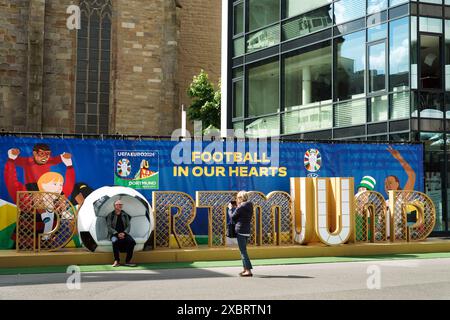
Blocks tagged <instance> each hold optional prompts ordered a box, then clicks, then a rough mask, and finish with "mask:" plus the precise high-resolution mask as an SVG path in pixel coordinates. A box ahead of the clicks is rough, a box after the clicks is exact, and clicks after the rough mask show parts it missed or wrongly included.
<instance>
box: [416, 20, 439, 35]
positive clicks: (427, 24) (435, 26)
mask: <svg viewBox="0 0 450 320" xmlns="http://www.w3.org/2000/svg"><path fill="white" fill-rule="evenodd" d="M419 30H420V31H421V32H432V33H442V20H441V19H435V18H427V17H420V18H419Z"/></svg>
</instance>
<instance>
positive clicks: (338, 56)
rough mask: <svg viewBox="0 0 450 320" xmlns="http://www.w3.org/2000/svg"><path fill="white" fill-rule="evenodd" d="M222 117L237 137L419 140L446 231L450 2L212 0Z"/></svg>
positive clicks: (449, 190)
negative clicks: (219, 14)
mask: <svg viewBox="0 0 450 320" xmlns="http://www.w3.org/2000/svg"><path fill="white" fill-rule="evenodd" d="M222 1H223V3H222V4H223V7H224V9H226V11H225V12H227V15H226V16H224V18H226V19H224V20H226V21H225V22H223V28H224V30H223V36H224V37H225V38H226V46H223V47H224V48H227V49H225V51H224V52H223V54H224V56H225V57H226V59H225V60H224V62H225V67H223V71H222V72H223V73H224V74H223V76H222V77H223V78H226V79H227V81H226V83H227V84H226V89H225V90H224V91H223V92H224V93H225V96H224V97H223V101H224V103H223V106H222V123H223V124H224V123H226V126H227V127H228V128H234V129H242V130H243V131H244V132H245V135H246V136H247V137H266V136H281V137H283V138H298V139H307V140H309V139H320V140H349V141H350V140H351V141H393V142H404V141H423V142H424V143H425V173H426V181H425V189H426V193H427V194H428V195H429V196H430V197H431V198H432V200H433V201H434V203H435V204H436V209H437V215H438V217H437V223H436V227H435V231H436V233H435V234H440V233H443V234H444V233H445V234H448V233H449V226H448V218H447V217H448V212H449V209H450V175H449V174H448V172H449V170H450V132H449V131H450V130H449V129H450V0H420V1H406V0H336V1H332V0H234V1H233V0H222Z"/></svg>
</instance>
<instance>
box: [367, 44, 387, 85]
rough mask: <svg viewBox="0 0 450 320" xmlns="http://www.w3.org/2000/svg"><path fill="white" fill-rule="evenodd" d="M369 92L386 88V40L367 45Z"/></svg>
mask: <svg viewBox="0 0 450 320" xmlns="http://www.w3.org/2000/svg"><path fill="white" fill-rule="evenodd" d="M368 55H369V61H368V63H369V65H368V71H369V72H368V73H369V74H368V75H369V92H376V91H381V90H386V42H385V41H384V40H383V42H379V43H376V44H371V45H368Z"/></svg>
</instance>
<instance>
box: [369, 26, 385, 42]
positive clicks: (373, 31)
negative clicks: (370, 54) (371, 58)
mask: <svg viewBox="0 0 450 320" xmlns="http://www.w3.org/2000/svg"><path fill="white" fill-rule="evenodd" d="M386 37H387V23H383V24H380V25H377V26H375V27H371V28H369V29H367V41H368V42H372V41H377V40H381V39H386Z"/></svg>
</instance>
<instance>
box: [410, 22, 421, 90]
mask: <svg viewBox="0 0 450 320" xmlns="http://www.w3.org/2000/svg"><path fill="white" fill-rule="evenodd" d="M417 45H418V41H417V17H411V89H418V87H419V85H418V81H419V80H418V79H419V76H418V72H419V71H418V57H417Z"/></svg>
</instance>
